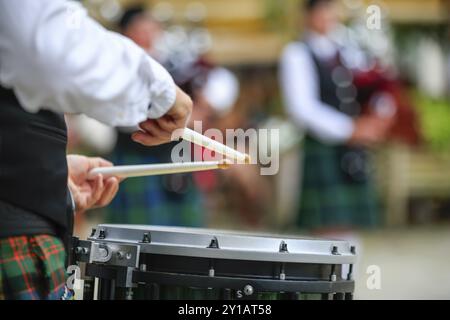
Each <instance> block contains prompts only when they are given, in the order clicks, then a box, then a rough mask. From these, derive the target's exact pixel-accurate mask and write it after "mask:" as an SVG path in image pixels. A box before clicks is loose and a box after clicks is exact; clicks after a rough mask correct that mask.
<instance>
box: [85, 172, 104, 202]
mask: <svg viewBox="0 0 450 320" xmlns="http://www.w3.org/2000/svg"><path fill="white" fill-rule="evenodd" d="M103 189H104V183H103V176H102V175H101V174H99V175H97V176H96V177H95V180H94V183H93V186H92V191H91V194H90V197H89V202H88V203H89V208H90V207H93V206H94V205H95V204H96V203H97V202H98V200H99V199H100V198H101V196H102V193H103Z"/></svg>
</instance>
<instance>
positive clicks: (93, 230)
mask: <svg viewBox="0 0 450 320" xmlns="http://www.w3.org/2000/svg"><path fill="white" fill-rule="evenodd" d="M96 232H97V229H95V228H92V230H91V235H90V236H91V237H93V236H95V233H96Z"/></svg>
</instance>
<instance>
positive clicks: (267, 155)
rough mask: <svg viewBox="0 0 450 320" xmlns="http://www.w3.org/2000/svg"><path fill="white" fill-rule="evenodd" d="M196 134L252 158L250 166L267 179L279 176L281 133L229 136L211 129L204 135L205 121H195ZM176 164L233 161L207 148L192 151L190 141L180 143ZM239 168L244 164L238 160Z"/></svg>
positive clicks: (266, 131) (230, 133) (238, 131)
mask: <svg viewBox="0 0 450 320" xmlns="http://www.w3.org/2000/svg"><path fill="white" fill-rule="evenodd" d="M194 131H196V132H198V133H201V134H203V135H204V136H206V137H208V138H210V139H212V140H215V141H217V142H219V143H221V144H224V145H226V146H227V147H230V148H232V149H235V150H237V151H239V152H242V153H246V154H248V155H249V156H250V163H249V164H254V165H256V164H258V165H260V166H261V167H260V174H261V175H264V176H270V175H276V174H277V173H278V171H279V169H280V130H279V129H253V128H250V129H247V130H244V129H226V130H225V134H223V133H222V131H221V130H219V129H215V128H210V129H207V130H205V131H204V132H203V126H202V121H194ZM179 136H181V133H180V132H174V133H173V135H172V138H173V140H177V139H176V138H177V137H179ZM171 159H172V162H175V163H177V162H191V161H223V160H225V159H227V160H228V161H233V159H229V158H227V157H226V156H225V155H222V154H220V153H218V152H214V151H211V150H208V149H206V148H203V149H202V148H197V149H195V148H194V152H193V148H192V144H191V143H190V142H188V141H184V140H183V141H181V142H179V143H178V144H177V145H176V146H175V147H174V148H173V149H172V154H171ZM234 163H236V164H243V163H245V162H244V161H237V160H234Z"/></svg>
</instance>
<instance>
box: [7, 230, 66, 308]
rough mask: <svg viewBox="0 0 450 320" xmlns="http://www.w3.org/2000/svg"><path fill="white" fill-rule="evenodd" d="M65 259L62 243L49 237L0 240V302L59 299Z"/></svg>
mask: <svg viewBox="0 0 450 320" xmlns="http://www.w3.org/2000/svg"><path fill="white" fill-rule="evenodd" d="M65 256H66V252H65V249H64V245H63V243H62V241H61V240H60V239H58V238H56V237H53V236H50V235H37V236H19V237H9V238H5V239H0V299H5V300H55V299H60V298H61V296H62V294H63V293H64V286H65V277H66V274H65Z"/></svg>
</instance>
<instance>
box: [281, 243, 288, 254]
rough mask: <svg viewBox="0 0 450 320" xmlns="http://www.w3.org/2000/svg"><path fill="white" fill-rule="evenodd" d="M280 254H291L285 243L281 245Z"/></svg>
mask: <svg viewBox="0 0 450 320" xmlns="http://www.w3.org/2000/svg"><path fill="white" fill-rule="evenodd" d="M280 253H289V251H288V247H287V243H286V242H284V241H281V243H280Z"/></svg>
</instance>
